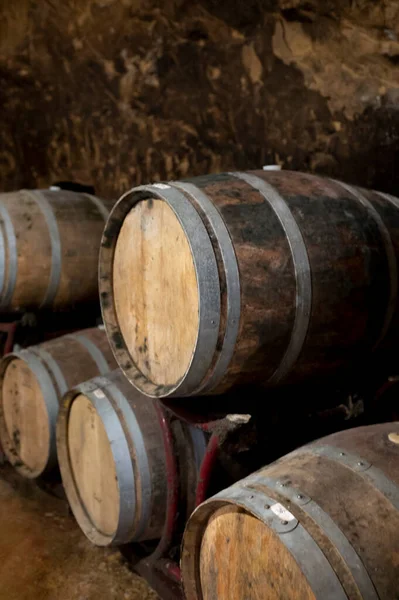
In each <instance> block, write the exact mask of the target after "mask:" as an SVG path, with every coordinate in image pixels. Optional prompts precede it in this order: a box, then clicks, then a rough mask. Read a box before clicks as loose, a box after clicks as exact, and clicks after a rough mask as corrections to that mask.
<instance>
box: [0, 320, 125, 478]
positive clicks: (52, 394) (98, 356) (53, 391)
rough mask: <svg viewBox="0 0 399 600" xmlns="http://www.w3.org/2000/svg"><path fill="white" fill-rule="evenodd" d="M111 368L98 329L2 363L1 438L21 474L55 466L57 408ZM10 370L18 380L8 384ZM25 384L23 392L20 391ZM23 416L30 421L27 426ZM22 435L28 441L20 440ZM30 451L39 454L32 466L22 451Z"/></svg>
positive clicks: (34, 348)
mask: <svg viewBox="0 0 399 600" xmlns="http://www.w3.org/2000/svg"><path fill="white" fill-rule="evenodd" d="M17 367H18V369H17ZM114 367H115V361H114V358H113V355H112V351H111V348H110V346H109V344H108V341H107V337H106V334H105V332H104V331H102V330H100V329H98V328H92V329H87V330H83V331H80V332H76V333H75V334H69V335H66V336H63V337H60V338H57V339H54V340H50V341H48V342H44V343H43V344H39V345H38V346H32V347H31V348H28V349H25V350H22V351H20V352H14V353H12V354H8V355H6V356H5V357H4V358H3V359H2V361H1V363H0V438H1V442H2V446H3V448H4V451H5V453H6V455H7V457H8V458H9V460H10V462H11V464H12V465H13V466H14V467H15V468H16V469H17V470H18V471H19V472H20V473H21V474H22V475H24V476H25V477H29V478H35V477H38V476H39V475H41V474H42V473H43V472H45V471H50V470H51V469H53V468H54V467H55V466H56V464H57V456H56V444H55V427H56V421H57V416H58V411H59V403H60V400H61V398H62V395H63V394H64V393H65V392H66V391H67V389H68V388H69V387H71V386H75V385H77V384H78V383H80V382H81V381H85V380H86V379H87V377H95V376H98V375H101V374H105V373H106V372H108V371H110V370H112V368H114ZM15 370H18V372H19V377H17V379H16V380H15V381H14V379H12V381H11V380H10V373H12V372H13V371H15ZM23 373H26V374H27V375H26V376H24V375H23ZM9 380H10V381H11V383H12V385H11V386H10V385H8V382H9ZM26 381H27V385H28V391H26V390H25V389H24V383H25V385H26ZM28 415H31V417H32V418H31V419H30V420H29V421H27V416H28ZM33 416H35V418H33ZM43 431H45V434H43ZM21 436H27V438H29V439H27V440H22V439H21ZM31 447H32V448H35V453H36V454H38V456H36V459H35V465H34V466H32V462H31V460H30V459H29V457H27V456H26V451H25V450H24V448H25V449H26V448H31ZM21 452H22V454H21ZM25 458H26V461H25Z"/></svg>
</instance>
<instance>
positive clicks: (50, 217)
mask: <svg viewBox="0 0 399 600" xmlns="http://www.w3.org/2000/svg"><path fill="white" fill-rule="evenodd" d="M26 193H27V194H28V195H29V196H30V197H31V198H33V200H34V201H35V202H36V204H37V205H38V206H39V208H40V210H41V212H42V214H43V216H44V219H45V221H46V224H47V228H48V232H49V235H50V243H51V269H50V279H49V283H48V286H47V291H46V294H45V296H44V298H43V301H42V303H41V305H40V308H46V307H49V306H51V305H52V303H53V302H54V299H55V297H56V295H57V292H58V287H59V285H60V280H61V260H62V259H61V240H60V233H59V230H58V224H57V220H56V218H55V215H54V212H53V209H52V207H51V204H50V202H49V201H48V200H47V198H46V197H45V196H44V195H43V194H42V193H41V192H39V191H36V190H26Z"/></svg>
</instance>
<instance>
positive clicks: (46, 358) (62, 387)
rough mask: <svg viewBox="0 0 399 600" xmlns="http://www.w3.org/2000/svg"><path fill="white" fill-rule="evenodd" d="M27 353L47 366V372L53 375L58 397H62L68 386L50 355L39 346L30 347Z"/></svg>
mask: <svg viewBox="0 0 399 600" xmlns="http://www.w3.org/2000/svg"><path fill="white" fill-rule="evenodd" d="M29 351H30V352H33V353H34V354H36V355H37V356H38V357H39V358H40V359H41V360H42V361H43V362H44V363H45V364H46V365H47V366H48V368H49V370H50V371H51V372H52V374H53V375H54V379H55V381H56V383H57V387H58V391H59V394H60V397H62V396H63V395H64V394H65V393H66V392H67V391H68V385H67V382H66V381H65V377H64V375H63V374H62V371H61V369H60V367H59V366H58V364H57V362H56V361H55V360H54V358H53V357H52V356H51V354H49V352H47V351H46V350H44V349H43V348H41V347H40V346H32V347H31V348H29Z"/></svg>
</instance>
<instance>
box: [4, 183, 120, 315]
mask: <svg viewBox="0 0 399 600" xmlns="http://www.w3.org/2000/svg"><path fill="white" fill-rule="evenodd" d="M112 205H113V202H112V201H108V200H100V199H99V198H96V197H94V196H90V195H86V194H82V193H75V192H69V191H66V190H59V191H53V190H20V191H19V192H14V193H5V194H1V195H0V234H1V239H0V247H1V248H2V253H3V256H2V257H1V262H2V265H1V267H0V282H2V285H0V307H1V310H3V311H22V310H35V309H43V308H54V309H65V308H70V307H71V306H74V305H75V304H78V303H81V302H93V301H94V300H95V299H96V293H97V289H98V284H97V263H98V251H99V247H100V240H101V234H102V231H103V228H104V222H105V220H106V218H107V215H108V213H109V210H110V209H111V207H112Z"/></svg>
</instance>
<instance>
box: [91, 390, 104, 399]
mask: <svg viewBox="0 0 399 600" xmlns="http://www.w3.org/2000/svg"><path fill="white" fill-rule="evenodd" d="M93 394H94V395H95V397H96V398H105V394H104V392H102V391H101V390H94V392H93Z"/></svg>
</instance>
